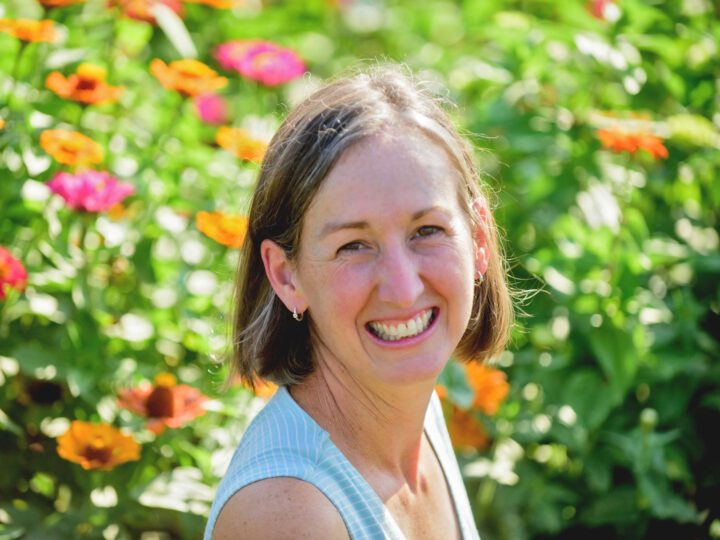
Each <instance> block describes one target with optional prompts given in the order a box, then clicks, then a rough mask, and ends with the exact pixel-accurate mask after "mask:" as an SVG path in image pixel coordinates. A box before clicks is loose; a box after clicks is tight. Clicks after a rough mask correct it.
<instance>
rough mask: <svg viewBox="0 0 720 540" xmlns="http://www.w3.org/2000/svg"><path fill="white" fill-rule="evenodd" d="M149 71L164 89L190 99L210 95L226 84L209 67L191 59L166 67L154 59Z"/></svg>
mask: <svg viewBox="0 0 720 540" xmlns="http://www.w3.org/2000/svg"><path fill="white" fill-rule="evenodd" d="M150 71H151V72H152V74H153V75H155V77H157V78H158V80H159V81H160V84H162V85H163V86H164V87H165V88H167V89H169V90H175V91H177V92H180V94H182V95H183V96H190V97H195V96H198V95H200V94H209V93H212V92H214V91H215V90H219V89H220V88H222V87H224V86H225V85H226V84H227V82H228V80H227V79H226V78H225V77H221V76H219V75H218V74H217V72H216V71H215V70H214V69H212V68H211V67H209V66H207V65H205V64H203V63H202V62H199V61H197V60H191V59H185V60H175V61H174V62H170V64H169V65H168V64H166V63H165V62H163V61H162V60H159V59H157V58H156V59H155V60H153V61H152V63H151V64H150Z"/></svg>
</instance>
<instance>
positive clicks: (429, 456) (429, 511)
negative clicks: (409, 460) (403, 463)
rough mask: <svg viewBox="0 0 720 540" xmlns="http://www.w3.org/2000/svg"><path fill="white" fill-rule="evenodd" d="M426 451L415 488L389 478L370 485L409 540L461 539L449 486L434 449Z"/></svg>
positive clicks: (376, 479) (372, 479)
mask: <svg viewBox="0 0 720 540" xmlns="http://www.w3.org/2000/svg"><path fill="white" fill-rule="evenodd" d="M427 449H428V452H426V453H425V456H424V458H423V459H422V465H421V466H420V471H421V472H420V474H419V475H418V477H417V481H416V482H414V483H413V484H412V485H409V484H407V483H397V482H394V481H392V480H391V479H389V478H388V477H385V478H384V479H382V478H378V477H375V478H371V479H370V484H371V485H372V484H374V485H373V488H374V489H375V491H376V493H378V495H379V496H380V498H381V500H382V501H383V504H384V506H385V508H386V509H387V510H388V511H389V512H390V514H391V515H392V517H393V519H394V521H395V523H396V524H397V525H398V527H399V528H400V529H401V531H402V532H403V534H404V536H405V537H406V538H407V539H408V540H418V539H439V538H441V539H443V540H451V539H457V538H460V527H459V523H458V520H457V517H456V512H455V505H454V503H453V498H452V494H451V492H450V489H449V487H448V483H447V481H446V480H445V475H444V473H443V470H442V468H441V466H440V462H439V461H438V459H437V457H436V455H435V453H434V452H433V451H432V448H431V447H430V446H429V445H428V446H427ZM383 480H384V481H383Z"/></svg>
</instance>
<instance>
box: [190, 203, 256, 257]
mask: <svg viewBox="0 0 720 540" xmlns="http://www.w3.org/2000/svg"><path fill="white" fill-rule="evenodd" d="M195 225H196V226H197V228H198V229H199V230H200V232H202V233H203V234H205V236H209V237H210V238H212V239H213V240H215V241H216V242H219V243H221V244H222V245H224V246H228V247H232V248H239V247H240V246H242V243H243V241H244V240H245V235H246V234H247V230H248V218H247V216H240V215H236V214H224V213H223V212H204V211H202V212H198V213H197V215H196V216H195Z"/></svg>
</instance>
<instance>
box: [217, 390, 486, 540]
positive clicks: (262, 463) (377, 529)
mask: <svg viewBox="0 0 720 540" xmlns="http://www.w3.org/2000/svg"><path fill="white" fill-rule="evenodd" d="M425 433H426V435H427V438H428V440H429V441H430V444H431V445H432V447H433V449H434V450H435V454H436V455H437V457H438V460H439V462H440V466H441V467H442V470H443V472H444V474H445V478H446V480H447V483H448V486H449V488H450V494H451V495H452V499H453V502H454V505H455V512H456V514H457V517H458V523H459V524H460V530H461V533H462V538H463V540H471V539H472V540H479V535H478V531H477V528H476V527H475V522H474V520H473V516H472V511H471V510H470V503H469V501H468V497H467V492H466V491H465V486H464V485H463V481H462V476H461V475H460V469H459V467H458V464H457V460H456V459H455V454H454V453H453V449H452V445H451V444H450V437H449V436H448V432H447V427H446V426H445V420H444V418H443V416H442V409H441V407H440V400H439V399H438V397H437V395H435V394H433V396H432V399H431V401H430V405H429V407H428V411H427V414H426V416H425ZM278 476H289V477H292V478H298V479H300V480H304V481H305V482H309V483H310V484H312V485H313V486H315V487H316V488H317V489H319V490H320V491H321V492H322V493H323V494H324V495H325V496H326V497H327V498H328V499H329V500H330V502H331V503H332V504H333V505H334V506H335V507H336V508H337V509H338V511H339V512H340V515H341V517H342V519H343V521H344V522H345V526H346V527H347V530H348V533H349V534H350V538H352V539H353V540H360V539H390V540H404V539H405V536H404V535H403V533H402V531H401V530H400V527H399V526H398V525H397V523H396V522H395V520H394V519H393V517H392V515H391V514H390V512H389V511H388V510H387V509H386V508H385V506H383V503H382V501H381V500H380V498H379V497H378V495H377V494H376V493H375V491H374V490H373V489H372V487H370V485H369V484H368V483H367V482H366V481H365V479H364V478H363V477H362V475H361V474H360V473H359V472H358V471H357V469H355V467H354V466H353V465H352V464H351V463H350V462H349V461H348V460H347V458H346V457H345V456H344V455H343V454H342V452H340V450H339V449H338V448H337V447H336V446H335V444H333V442H332V441H331V440H330V436H329V434H328V432H327V431H325V430H324V429H322V428H321V427H320V426H319V425H318V424H317V422H315V420H313V419H312V417H311V416H310V415H308V414H307V413H306V412H305V411H304V410H303V409H302V408H301V407H300V406H299V405H298V404H297V403H296V402H295V400H294V399H293V398H292V396H291V395H290V393H289V392H288V391H287V388H285V387H281V388H280V389H279V390H278V392H277V393H276V394H275V396H273V398H272V399H271V400H270V401H269V402H268V403H267V405H265V407H264V408H263V410H262V411H260V413H259V414H258V415H257V416H256V417H255V418H254V419H253V421H252V422H251V423H250V425H249V426H248V428H247V430H246V431H245V433H244V434H243V437H242V440H241V441H240V445H239V446H238V448H237V450H236V451H235V454H234V455H233V458H232V460H231V462H230V465H229V467H228V470H227V472H226V473H225V476H224V477H223V479H222V481H221V482H220V486H219V488H218V491H217V494H216V496H215V501H214V502H213V505H212V508H211V510H210V518H209V520H208V522H207V526H206V528H205V538H204V540H211V538H212V531H213V527H214V526H215V522H216V520H217V517H218V514H219V513H220V510H221V509H222V507H223V505H224V504H225V503H226V502H227V501H228V500H229V499H230V497H232V496H233V495H234V494H235V493H236V492H237V491H238V490H240V489H241V488H243V487H245V486H247V485H249V484H251V483H253V482H257V481H258V480H262V479H265V478H274V477H278Z"/></svg>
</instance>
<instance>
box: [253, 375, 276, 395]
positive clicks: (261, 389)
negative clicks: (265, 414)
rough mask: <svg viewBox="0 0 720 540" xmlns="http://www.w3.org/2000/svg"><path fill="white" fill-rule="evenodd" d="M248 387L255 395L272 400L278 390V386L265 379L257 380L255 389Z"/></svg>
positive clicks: (254, 384) (254, 385)
mask: <svg viewBox="0 0 720 540" xmlns="http://www.w3.org/2000/svg"><path fill="white" fill-rule="evenodd" d="M247 386H248V388H250V390H252V392H253V394H255V395H256V396H257V397H259V398H263V399H269V398H271V397H272V396H273V395H274V394H275V392H277V389H278V387H277V384H275V383H271V382H270V381H266V380H263V379H255V382H254V383H253V387H250V386H249V385H247Z"/></svg>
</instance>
